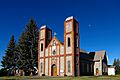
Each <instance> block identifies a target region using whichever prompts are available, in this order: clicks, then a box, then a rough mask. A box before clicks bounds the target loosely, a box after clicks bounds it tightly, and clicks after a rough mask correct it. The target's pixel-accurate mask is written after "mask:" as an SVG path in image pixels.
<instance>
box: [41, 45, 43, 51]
mask: <svg viewBox="0 0 120 80" xmlns="http://www.w3.org/2000/svg"><path fill="white" fill-rule="evenodd" d="M41 51H43V43H41Z"/></svg>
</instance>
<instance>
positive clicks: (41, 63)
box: [38, 25, 52, 76]
mask: <svg viewBox="0 0 120 80" xmlns="http://www.w3.org/2000/svg"><path fill="white" fill-rule="evenodd" d="M51 39H52V30H51V29H49V28H47V26H46V25H44V26H42V27H41V28H40V31H39V41H38V75H40V76H42V75H45V48H46V47H47V46H48V44H49V43H50V41H51Z"/></svg>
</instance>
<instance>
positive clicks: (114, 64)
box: [113, 58, 117, 66]
mask: <svg viewBox="0 0 120 80" xmlns="http://www.w3.org/2000/svg"><path fill="white" fill-rule="evenodd" d="M116 62H117V61H116V58H115V59H114V62H113V66H116Z"/></svg>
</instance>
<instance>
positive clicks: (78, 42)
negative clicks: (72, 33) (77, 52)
mask: <svg viewBox="0 0 120 80" xmlns="http://www.w3.org/2000/svg"><path fill="white" fill-rule="evenodd" d="M78 43H79V42H78V38H77V37H76V47H78Z"/></svg>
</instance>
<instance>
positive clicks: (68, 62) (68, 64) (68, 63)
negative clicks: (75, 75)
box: [67, 61, 71, 72]
mask: <svg viewBox="0 0 120 80" xmlns="http://www.w3.org/2000/svg"><path fill="white" fill-rule="evenodd" d="M67 66H68V72H71V70H70V67H71V65H70V61H67Z"/></svg>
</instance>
